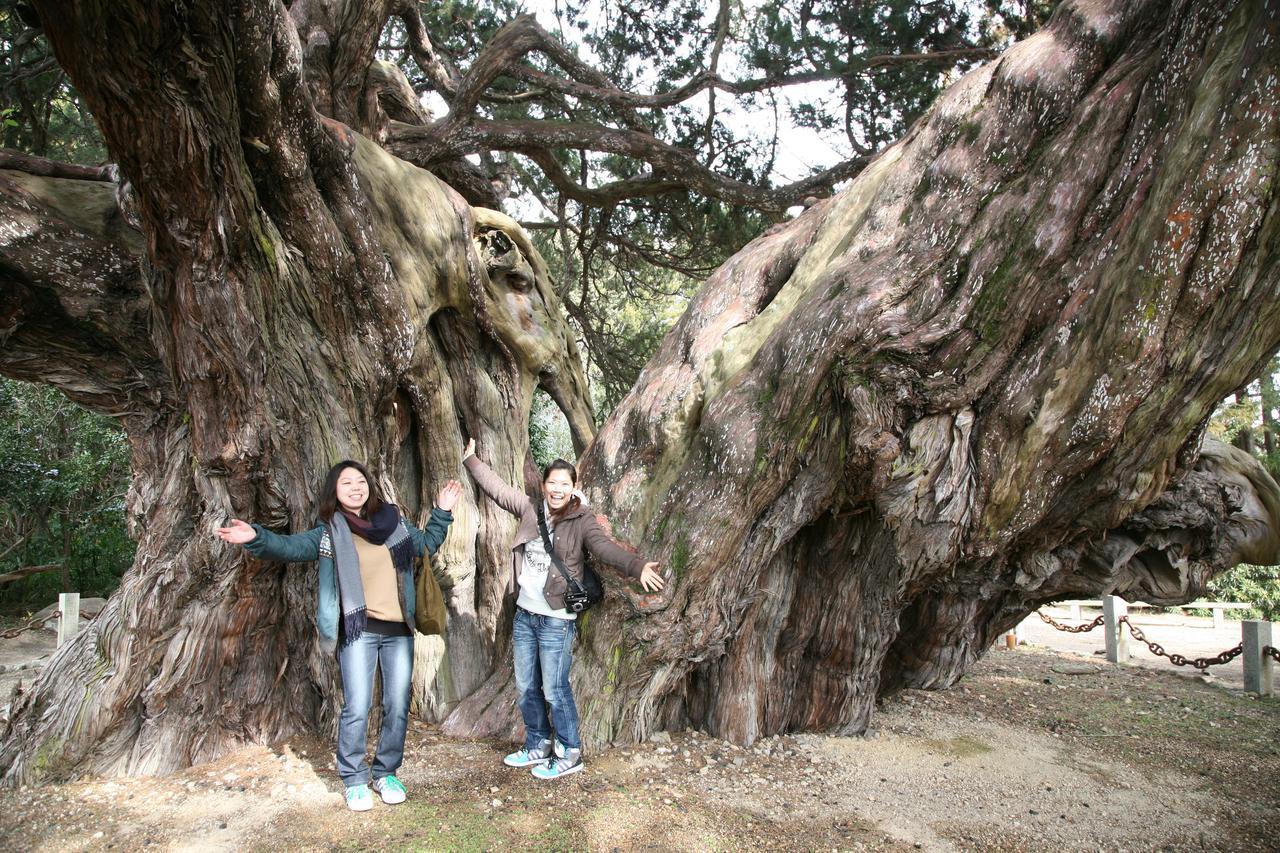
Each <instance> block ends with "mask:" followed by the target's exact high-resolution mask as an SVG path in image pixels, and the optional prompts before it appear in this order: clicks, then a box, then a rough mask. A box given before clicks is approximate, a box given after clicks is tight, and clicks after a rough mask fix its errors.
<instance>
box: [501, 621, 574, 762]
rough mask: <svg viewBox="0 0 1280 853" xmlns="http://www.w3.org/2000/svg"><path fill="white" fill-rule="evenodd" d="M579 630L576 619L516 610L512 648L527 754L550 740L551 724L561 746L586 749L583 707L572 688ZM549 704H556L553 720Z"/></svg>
mask: <svg viewBox="0 0 1280 853" xmlns="http://www.w3.org/2000/svg"><path fill="white" fill-rule="evenodd" d="M576 630H577V623H576V622H574V620H572V619H557V618H556V617H554V616H540V615H538V614H537V613H530V612H529V611H528V610H524V609H522V608H520V607H517V608H516V618H515V624H514V625H513V626H512V629H511V645H512V651H513V653H514V658H515V665H516V692H517V693H518V694H519V700H518V701H519V704H520V716H521V717H523V718H524V730H525V735H524V745H525V748H526V749H536V748H537V747H538V745H539V744H541V743H542V742H543V741H545V740H549V739H550V738H551V726H552V724H554V725H555V730H556V737H558V738H559V739H560V742H561V743H562V744H564V745H565V746H566V747H568V748H569V749H580V748H581V747H582V743H581V741H580V740H579V739H578V706H577V705H575V704H574V703H573V688H572V687H570V686H569V665H570V664H572V663H573V635H574V632H575V631H576ZM548 704H550V705H551V719H550V720H548V719H547V705H548Z"/></svg>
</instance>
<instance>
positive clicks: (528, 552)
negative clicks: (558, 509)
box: [516, 503, 578, 619]
mask: <svg viewBox="0 0 1280 853" xmlns="http://www.w3.org/2000/svg"><path fill="white" fill-rule="evenodd" d="M542 511H543V513H545V514H546V519H547V533H548V534H550V536H551V544H552V546H553V547H554V546H555V541H556V529H555V525H554V524H552V523H551V510H550V509H548V508H547V505H546V504H545V503H544V504H543V505H542ZM559 571H560V570H559V569H557V568H556V567H555V566H553V565H551V555H550V554H548V553H547V549H546V547H545V546H544V545H543V544H542V533H541V532H539V533H538V535H537V536H535V537H534V538H533V540H532V541H530V542H526V543H525V546H524V565H522V566H521V567H520V596H519V597H518V598H517V599H516V604H518V605H519V606H520V607H523V608H524V609H525V610H528V611H529V612H530V613H540V614H542V615H543V616H554V617H556V618H557V619H577V618H578V614H576V613H570V612H569V611H568V610H565V609H564V608H560V609H558V610H557V609H556V608H554V607H552V606H551V605H550V604H549V603H548V602H547V599H546V596H544V595H543V594H542V589H543V587H545V586H546V583H547V572H557V573H558V572H559Z"/></svg>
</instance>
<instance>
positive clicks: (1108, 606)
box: [1102, 595, 1129, 663]
mask: <svg viewBox="0 0 1280 853" xmlns="http://www.w3.org/2000/svg"><path fill="white" fill-rule="evenodd" d="M1128 612H1129V607H1128V605H1127V604H1125V602H1124V599H1122V598H1119V597H1118V596H1114V595H1104V596H1102V615H1103V617H1104V619H1103V625H1104V626H1105V627H1106V629H1107V660H1109V661H1111V662H1112V663H1128V662H1129V636H1128V635H1127V634H1125V632H1124V626H1122V625H1121V624H1120V617H1121V616H1125V615H1127V614H1128Z"/></svg>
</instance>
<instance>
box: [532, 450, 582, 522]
mask: <svg viewBox="0 0 1280 853" xmlns="http://www.w3.org/2000/svg"><path fill="white" fill-rule="evenodd" d="M555 471H568V472H569V480H570V482H572V483H573V485H574V486H577V485H578V469H577V468H574V467H573V463H571V462H566V461H565V460H563V459H557V460H555V461H554V462H552V463H551V464H550V465H548V466H547V467H546V468H544V469H542V482H543V484H544V485H545V484H546V482H547V478H548V477H550V476H551V474H552V472H555ZM538 497H539V498H540V499H543V498H544V497H545V496H544V495H538ZM581 505H582V501H580V500H578V496H577V495H572V496H570V498H569V500H567V501H565V502H564V506H562V507H560V509H553V510H551V520H552V521H554V522H557V523H558V522H559V521H560V519H562V518H564V517H565V516H566V515H568V514H569V513H570V512H572V511H573V510H575V509H577V508H578V507H579V506H581Z"/></svg>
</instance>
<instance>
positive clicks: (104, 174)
mask: <svg viewBox="0 0 1280 853" xmlns="http://www.w3.org/2000/svg"><path fill="white" fill-rule="evenodd" d="M0 169H12V170H13V171H15V172H26V173H27V174H28V175H42V176H44V177H47V178H75V179H76V180H81V181H114V180H115V174H114V172H115V170H114V168H113V167H112V166H109V165H108V166H77V165H76V164H74V163H62V162H59V161H57V160H48V159H45V158H44V157H36V156H35V155H33V154H23V153H22V152H20V151H14V150H12V149H10V148H0Z"/></svg>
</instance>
